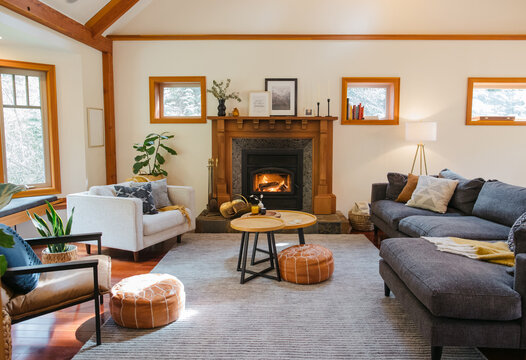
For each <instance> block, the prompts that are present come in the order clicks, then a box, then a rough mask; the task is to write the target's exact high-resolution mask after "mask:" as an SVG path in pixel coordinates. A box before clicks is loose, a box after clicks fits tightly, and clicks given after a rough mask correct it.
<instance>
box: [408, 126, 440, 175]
mask: <svg viewBox="0 0 526 360" xmlns="http://www.w3.org/2000/svg"><path fill="white" fill-rule="evenodd" d="M405 139H406V140H407V141H417V142H418V145H417V146H416V152H415V157H414V158H413V166H412V167H411V174H412V173H413V170H414V169H415V164H416V159H417V157H420V175H422V162H423V163H424V169H425V172H426V175H427V162H426V151H425V148H424V141H436V139H437V123H436V122H407V123H406V124H405Z"/></svg>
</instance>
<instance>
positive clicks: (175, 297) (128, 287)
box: [110, 274, 185, 329]
mask: <svg viewBox="0 0 526 360" xmlns="http://www.w3.org/2000/svg"><path fill="white" fill-rule="evenodd" d="M184 306H185V293H184V285H183V283H182V282H181V281H179V279H177V278H176V277H175V276H172V275H168V274H143V275H136V276H132V277H129V278H126V279H123V280H122V281H120V282H119V283H117V284H116V285H115V286H113V287H112V288H111V299H110V313H111V316H112V317H113V320H114V321H115V322H116V323H117V324H119V325H120V326H123V327H128V328H135V329H151V328H155V327H158V326H163V325H166V324H169V323H171V322H173V321H175V320H177V319H178V318H179V316H180V315H181V314H182V313H183V311H184Z"/></svg>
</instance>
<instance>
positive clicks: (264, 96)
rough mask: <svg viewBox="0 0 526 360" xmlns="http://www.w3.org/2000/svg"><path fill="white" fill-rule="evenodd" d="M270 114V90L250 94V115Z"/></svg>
mask: <svg viewBox="0 0 526 360" xmlns="http://www.w3.org/2000/svg"><path fill="white" fill-rule="evenodd" d="M269 115H270V93H269V92H268V91H256V92H251V93H250V95H249V104H248V116H264V117H267V116H269Z"/></svg>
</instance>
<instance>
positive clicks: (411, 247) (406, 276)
mask: <svg viewBox="0 0 526 360" xmlns="http://www.w3.org/2000/svg"><path fill="white" fill-rule="evenodd" d="M450 219H452V218H450ZM380 256H381V257H382V258H383V259H384V260H385V261H386V262H387V264H388V265H389V266H390V267H391V268H392V269H393V271H394V272H395V273H396V274H397V275H398V277H399V278H400V279H401V280H402V281H403V282H404V283H405V285H406V286H407V287H408V288H409V290H410V291H411V292H412V293H413V295H415V297H416V298H418V300H420V302H421V303H422V304H423V305H424V306H425V307H426V308H427V309H428V310H429V311H430V312H431V313H432V314H433V315H435V316H439V317H449V318H456V319H476V320H502V321H507V320H514V319H519V318H520V317H521V314H522V312H521V297H520V294H519V293H517V292H516V291H515V290H513V276H510V275H509V274H508V273H507V272H506V266H503V265H497V264H492V263H488V262H484V261H479V260H474V259H469V258H466V257H463V256H461V255H456V254H451V253H446V252H442V251H438V250H436V246H435V245H434V244H432V243H430V242H428V241H426V240H424V239H411V238H398V239H387V240H384V241H382V247H381V250H380Z"/></svg>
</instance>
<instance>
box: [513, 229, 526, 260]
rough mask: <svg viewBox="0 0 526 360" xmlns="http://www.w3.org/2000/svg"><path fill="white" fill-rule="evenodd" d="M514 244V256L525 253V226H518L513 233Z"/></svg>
mask: <svg viewBox="0 0 526 360" xmlns="http://www.w3.org/2000/svg"><path fill="white" fill-rule="evenodd" d="M513 236H514V238H515V239H514V243H515V254H523V253H526V224H522V225H521V226H519V228H518V229H517V230H515V232H514V233H513Z"/></svg>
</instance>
